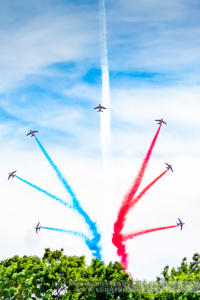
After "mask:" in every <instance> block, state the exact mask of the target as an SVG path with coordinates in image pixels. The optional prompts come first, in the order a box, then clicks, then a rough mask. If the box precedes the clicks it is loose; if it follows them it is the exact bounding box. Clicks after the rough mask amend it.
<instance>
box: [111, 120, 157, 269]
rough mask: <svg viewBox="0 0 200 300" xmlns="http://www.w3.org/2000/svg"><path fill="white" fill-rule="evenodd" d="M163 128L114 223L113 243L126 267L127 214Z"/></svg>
mask: <svg viewBox="0 0 200 300" xmlns="http://www.w3.org/2000/svg"><path fill="white" fill-rule="evenodd" d="M160 129H161V124H160V126H159V127H158V130H157V132H156V134H155V136H154V138H153V140H152V142H151V145H150V147H149V150H148V152H147V154H146V156H145V158H144V160H143V163H142V166H141V168H140V171H139V173H138V175H137V177H136V179H135V181H134V183H133V186H132V188H131V190H130V191H129V193H128V194H127V195H126V196H125V199H124V201H123V202H122V205H121V207H120V210H119V213H118V216H117V220H116V222H115V224H114V232H113V238H112V243H113V244H114V245H115V246H116V248H117V254H118V255H119V256H120V257H121V263H122V264H123V265H124V267H125V268H127V267H128V262H127V253H126V249H125V245H124V244H123V237H122V234H121V232H122V229H123V227H124V223H125V220H126V215H127V213H128V211H129V209H130V205H131V200H132V199H133V197H134V196H135V193H136V192H137V190H138V188H139V186H140V183H141V181H142V178H143V176H144V172H145V170H146V167H147V165H148V162H149V159H150V157H151V153H152V151H153V148H154V145H155V142H156V140H157V138H158V134H159V132H160Z"/></svg>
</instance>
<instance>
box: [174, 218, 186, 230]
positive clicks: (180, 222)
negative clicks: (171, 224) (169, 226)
mask: <svg viewBox="0 0 200 300" xmlns="http://www.w3.org/2000/svg"><path fill="white" fill-rule="evenodd" d="M178 221H179V223H178V222H176V224H177V227H178V226H180V227H181V230H182V229H183V225H184V224H185V223H183V222H182V221H181V219H179V218H178Z"/></svg>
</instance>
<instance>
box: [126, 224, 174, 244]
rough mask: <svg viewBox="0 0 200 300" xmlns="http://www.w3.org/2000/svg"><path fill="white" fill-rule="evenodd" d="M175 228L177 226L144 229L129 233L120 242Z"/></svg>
mask: <svg viewBox="0 0 200 300" xmlns="http://www.w3.org/2000/svg"><path fill="white" fill-rule="evenodd" d="M175 227H177V225H172V226H166V227H157V228H151V229H146V230H142V231H138V232H134V233H131V234H126V235H123V237H122V240H123V241H127V240H130V239H132V238H134V237H136V236H139V235H143V234H147V233H150V232H154V231H160V230H165V229H170V228H175Z"/></svg>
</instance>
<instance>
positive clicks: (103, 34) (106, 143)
mask: <svg viewBox="0 0 200 300" xmlns="http://www.w3.org/2000/svg"><path fill="white" fill-rule="evenodd" d="M99 1H100V9H99V16H100V18H99V19H100V46H101V72H102V96H101V97H102V99H101V104H102V105H103V106H105V107H106V108H107V109H106V110H104V112H103V113H101V112H100V114H101V116H100V127H101V147H102V155H103V159H104V161H105V160H108V159H109V157H110V156H111V131H110V123H111V114H110V80H109V70H108V54H107V31H106V9H105V0H99Z"/></svg>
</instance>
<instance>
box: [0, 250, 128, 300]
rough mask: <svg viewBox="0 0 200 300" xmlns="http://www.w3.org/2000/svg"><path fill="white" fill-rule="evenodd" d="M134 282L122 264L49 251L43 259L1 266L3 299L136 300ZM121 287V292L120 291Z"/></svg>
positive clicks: (17, 260) (0, 295)
mask: <svg viewBox="0 0 200 300" xmlns="http://www.w3.org/2000/svg"><path fill="white" fill-rule="evenodd" d="M125 283H126V284H127V287H128V286H130V285H131V284H133V280H132V278H131V277H130V275H129V274H127V273H126V272H125V270H124V268H123V267H122V265H121V264H119V263H117V262H115V263H110V264H109V265H108V266H106V265H105V264H104V263H103V262H102V261H99V260H98V259H93V260H92V263H91V265H89V266H87V265H86V263H85V257H84V256H81V257H77V256H72V257H68V256H66V255H64V253H63V249H61V251H58V250H56V251H53V252H52V251H51V250H50V249H46V250H45V253H44V256H43V257H42V258H39V257H36V256H23V257H19V256H14V257H12V258H10V259H6V260H4V261H2V262H1V263H0V299H48V300H49V299H55V298H56V299H66V300H67V299H70V300H76V299H84V300H85V299H91V300H92V299H105V300H106V299H124V300H126V299H133V298H132V292H131V291H130V292H129V291H128V292H127V288H126V290H124V285H125ZM121 285H123V286H122V288H121Z"/></svg>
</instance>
